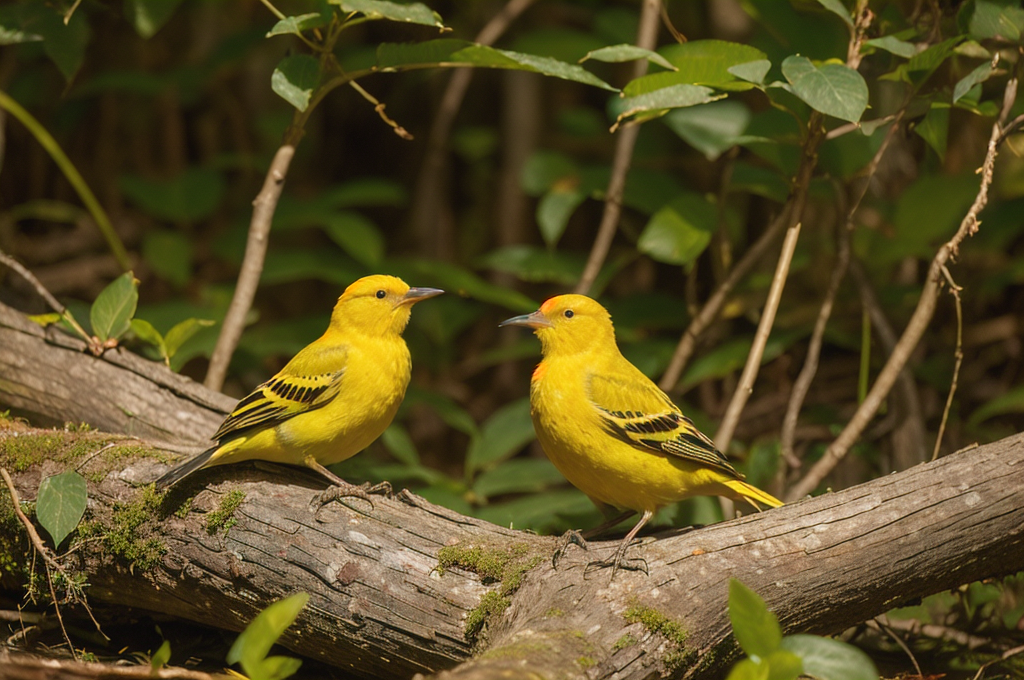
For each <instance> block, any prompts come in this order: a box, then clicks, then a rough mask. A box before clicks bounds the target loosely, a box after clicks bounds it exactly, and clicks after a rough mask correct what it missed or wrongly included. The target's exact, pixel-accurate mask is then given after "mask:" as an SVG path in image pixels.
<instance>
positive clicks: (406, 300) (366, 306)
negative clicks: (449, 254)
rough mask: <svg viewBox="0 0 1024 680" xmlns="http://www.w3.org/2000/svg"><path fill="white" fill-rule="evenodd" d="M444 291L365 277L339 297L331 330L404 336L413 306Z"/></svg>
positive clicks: (397, 280) (383, 277)
mask: <svg viewBox="0 0 1024 680" xmlns="http://www.w3.org/2000/svg"><path fill="white" fill-rule="evenodd" d="M443 292H444V291H443V290H438V289H437V288H410V287H409V285H408V284H407V283H406V282H405V281H403V280H402V279H400V278H397V277H395V276H385V275H383V274H375V275H373V276H364V277H363V278H361V279H359V280H358V281H356V282H355V283H353V284H352V285H350V286H349V287H348V288H346V289H345V292H344V293H342V294H341V297H340V298H338V304H336V305H335V306H334V313H332V314H331V327H330V329H331V330H333V331H342V330H346V331H357V332H359V333H363V334H364V335H371V336H384V335H388V334H392V333H393V334H396V335H401V333H402V331H404V330H405V327H406V325H407V324H408V323H409V313H410V310H411V308H412V306H413V305H414V304H416V303H417V302H419V301H420V300H426V299H427V298H432V297H434V296H435V295H440V294H441V293H443Z"/></svg>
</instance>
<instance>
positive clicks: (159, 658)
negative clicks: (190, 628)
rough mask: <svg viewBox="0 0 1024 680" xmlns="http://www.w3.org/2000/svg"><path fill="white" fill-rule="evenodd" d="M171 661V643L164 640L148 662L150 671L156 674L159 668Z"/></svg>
mask: <svg viewBox="0 0 1024 680" xmlns="http://www.w3.org/2000/svg"><path fill="white" fill-rule="evenodd" d="M170 660H171V641H170V640H164V643H163V644H162V645H160V648H159V649H157V650H156V651H155V652H154V653H153V656H152V657H151V658H150V660H149V667H150V669H151V670H152V671H153V672H154V673H156V672H157V671H159V670H160V669H161V668H163V667H164V666H166V665H167V662H168V661H170Z"/></svg>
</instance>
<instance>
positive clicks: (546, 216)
mask: <svg viewBox="0 0 1024 680" xmlns="http://www.w3.org/2000/svg"><path fill="white" fill-rule="evenodd" d="M567 184H570V183H567ZM586 198H587V195H586V194H585V193H584V192H582V191H577V190H576V189H574V188H572V186H563V185H561V184H556V185H555V186H554V187H553V188H552V189H551V191H549V192H548V193H546V194H544V197H543V198H541V199H540V201H538V202H537V226H539V227H540V235H541V237H542V238H543V239H544V243H546V244H547V245H548V247H549V248H554V247H555V246H556V245H557V244H558V240H559V239H560V238H562V234H563V233H564V232H565V228H566V226H568V224H569V218H570V217H572V214H573V213H574V212H575V211H576V208H578V207H579V205H580V204H581V203H583V201H585V200H586Z"/></svg>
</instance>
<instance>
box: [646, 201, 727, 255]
mask: <svg viewBox="0 0 1024 680" xmlns="http://www.w3.org/2000/svg"><path fill="white" fill-rule="evenodd" d="M717 223H718V208H717V207H716V206H715V205H713V204H712V203H709V202H708V201H707V199H705V198H704V197H703V196H699V195H697V194H692V193H684V194H682V195H680V196H678V197H677V198H675V199H673V200H672V201H671V202H670V203H669V204H668V205H666V206H665V207H664V208H662V209H661V210H659V211H658V212H656V213H655V214H654V216H653V217H651V219H650V221H648V222H647V226H646V227H644V230H643V233H641V234H640V240H639V241H638V242H637V249H638V250H639V251H640V252H642V253H645V254H647V255H649V256H650V257H652V258H653V259H655V260H657V261H659V262H666V263H668V264H677V265H688V264H690V263H692V262H693V261H694V260H696V259H697V257H698V256H699V255H700V254H701V253H703V252H704V249H705V248H707V246H708V244H709V243H710V242H711V235H712V234H713V233H714V231H715V226H716V224H717Z"/></svg>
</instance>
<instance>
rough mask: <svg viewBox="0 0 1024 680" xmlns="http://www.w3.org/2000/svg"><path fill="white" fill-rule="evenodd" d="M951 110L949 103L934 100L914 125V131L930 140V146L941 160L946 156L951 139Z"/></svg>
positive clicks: (925, 139) (927, 140)
mask: <svg viewBox="0 0 1024 680" xmlns="http://www.w3.org/2000/svg"><path fill="white" fill-rule="evenodd" d="M949 110H950V107H949V104H946V103H943V102H933V103H932V105H931V108H930V109H928V113H927V114H925V117H924V118H923V119H922V120H921V122H920V123H918V124H917V125H915V126H914V132H916V133H917V134H919V135H920V136H921V138H922V139H924V141H926V142H928V146H930V147H931V148H932V149H934V150H935V153H937V154H938V155H939V159H940V160H941V159H944V158H945V157H946V144H947V141H948V139H949Z"/></svg>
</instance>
